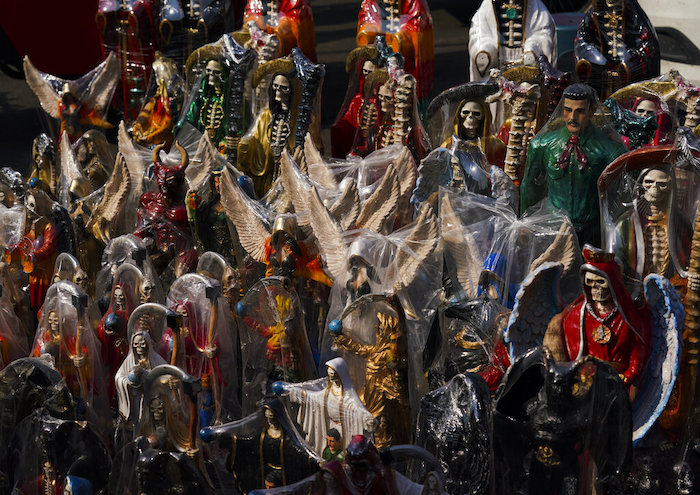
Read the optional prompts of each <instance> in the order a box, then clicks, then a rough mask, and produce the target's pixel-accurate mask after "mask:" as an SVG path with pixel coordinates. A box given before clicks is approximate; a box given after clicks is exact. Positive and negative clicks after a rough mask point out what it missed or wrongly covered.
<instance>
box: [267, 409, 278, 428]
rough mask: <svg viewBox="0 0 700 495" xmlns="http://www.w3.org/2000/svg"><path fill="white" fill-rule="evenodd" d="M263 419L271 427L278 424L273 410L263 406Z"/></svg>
mask: <svg viewBox="0 0 700 495" xmlns="http://www.w3.org/2000/svg"><path fill="white" fill-rule="evenodd" d="M265 421H266V422H267V426H268V427H270V426H272V427H275V428H277V426H278V421H277V416H276V415H275V411H273V410H272V409H270V408H269V407H266V408H265Z"/></svg>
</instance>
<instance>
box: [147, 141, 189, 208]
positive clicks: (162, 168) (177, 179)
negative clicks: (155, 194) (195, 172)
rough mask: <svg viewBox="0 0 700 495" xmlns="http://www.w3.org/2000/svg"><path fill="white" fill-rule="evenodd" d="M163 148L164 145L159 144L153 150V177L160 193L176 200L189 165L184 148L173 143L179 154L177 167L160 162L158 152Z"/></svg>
mask: <svg viewBox="0 0 700 495" xmlns="http://www.w3.org/2000/svg"><path fill="white" fill-rule="evenodd" d="M164 147H165V143H161V144H159V145H158V146H156V147H155V149H154V150H153V166H154V175H155V178H156V181H157V182H158V189H159V190H160V192H161V193H162V194H163V195H164V196H167V197H169V198H176V197H178V193H179V192H180V189H181V187H182V185H183V184H184V183H185V168H187V164H188V163H189V157H188V156H187V151H186V150H185V148H183V147H182V146H180V143H178V142H177V141H175V148H177V150H178V151H179V152H180V157H181V159H180V164H179V165H178V166H177V167H170V166H168V165H166V164H165V163H163V162H161V161H160V156H159V154H160V150H162V149H163V148H164Z"/></svg>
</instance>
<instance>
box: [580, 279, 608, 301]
mask: <svg viewBox="0 0 700 495" xmlns="http://www.w3.org/2000/svg"><path fill="white" fill-rule="evenodd" d="M583 283H584V284H586V287H588V288H589V289H590V291H591V299H592V300H593V301H594V302H598V303H604V302H608V301H609V300H610V285H609V284H608V279H606V278H605V277H602V276H600V275H597V274H595V273H593V272H586V274H585V276H584V278H583Z"/></svg>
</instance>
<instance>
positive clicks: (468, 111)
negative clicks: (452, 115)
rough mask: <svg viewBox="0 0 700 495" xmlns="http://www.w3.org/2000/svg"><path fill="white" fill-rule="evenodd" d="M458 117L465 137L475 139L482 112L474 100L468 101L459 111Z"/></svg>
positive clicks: (482, 116) (479, 128) (481, 119)
mask: <svg viewBox="0 0 700 495" xmlns="http://www.w3.org/2000/svg"><path fill="white" fill-rule="evenodd" d="M459 118H460V120H461V121H462V127H463V128H464V132H465V134H466V136H467V139H476V138H477V137H478V136H479V131H480V130H481V125H482V124H481V122H482V121H483V120H484V112H483V110H482V109H481V105H479V104H478V103H477V102H475V101H468V102H466V103H465V104H464V106H462V108H461V109H460V111H459Z"/></svg>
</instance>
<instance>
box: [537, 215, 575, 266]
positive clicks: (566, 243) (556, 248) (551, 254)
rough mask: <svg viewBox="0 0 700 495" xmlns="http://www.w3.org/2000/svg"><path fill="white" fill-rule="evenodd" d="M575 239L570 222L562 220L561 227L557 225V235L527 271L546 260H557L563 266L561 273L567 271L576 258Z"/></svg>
mask: <svg viewBox="0 0 700 495" xmlns="http://www.w3.org/2000/svg"><path fill="white" fill-rule="evenodd" d="M575 239H576V234H575V233H574V230H573V228H572V226H571V224H569V223H568V222H562V224H561V227H559V232H557V236H556V237H555V238H554V241H553V242H552V244H550V245H549V247H548V248H547V250H546V251H545V252H544V253H542V254H541V255H540V256H539V257H537V259H535V260H534V261H533V262H532V263H530V269H529V270H528V272H533V271H535V270H536V269H537V268H539V267H540V266H541V265H542V264H543V263H546V262H548V261H558V262H559V263H561V264H562V265H563V266H564V270H563V273H568V271H569V270H571V268H572V267H573V266H574V261H575V260H576V252H577V250H578V248H577V246H576V241H575Z"/></svg>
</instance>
